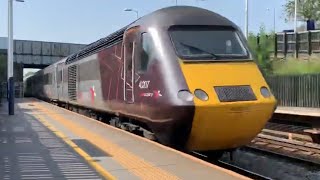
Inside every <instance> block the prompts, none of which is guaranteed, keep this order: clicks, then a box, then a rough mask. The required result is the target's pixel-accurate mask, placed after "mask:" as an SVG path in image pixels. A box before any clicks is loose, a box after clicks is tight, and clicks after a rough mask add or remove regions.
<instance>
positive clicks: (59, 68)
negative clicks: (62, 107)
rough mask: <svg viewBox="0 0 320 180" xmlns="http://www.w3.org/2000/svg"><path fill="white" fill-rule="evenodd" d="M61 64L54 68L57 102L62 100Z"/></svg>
mask: <svg viewBox="0 0 320 180" xmlns="http://www.w3.org/2000/svg"><path fill="white" fill-rule="evenodd" d="M62 71H63V63H59V64H58V65H57V68H56V74H57V80H56V82H57V83H56V86H57V98H58V99H59V100H61V99H62V97H63V81H62V79H63V72H62Z"/></svg>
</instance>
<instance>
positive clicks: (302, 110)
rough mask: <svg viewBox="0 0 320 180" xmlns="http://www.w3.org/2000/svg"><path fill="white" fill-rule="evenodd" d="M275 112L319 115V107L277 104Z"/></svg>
mask: <svg viewBox="0 0 320 180" xmlns="http://www.w3.org/2000/svg"><path fill="white" fill-rule="evenodd" d="M275 113H278V114H291V115H301V116H314V117H320V108H305V107H284V106H279V107H277V109H276V111H275Z"/></svg>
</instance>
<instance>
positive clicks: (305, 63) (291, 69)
mask: <svg viewBox="0 0 320 180" xmlns="http://www.w3.org/2000/svg"><path fill="white" fill-rule="evenodd" d="M273 69H274V74H279V75H299V74H319V73H320V60H319V59H316V60H301V59H287V60H285V61H274V62H273Z"/></svg>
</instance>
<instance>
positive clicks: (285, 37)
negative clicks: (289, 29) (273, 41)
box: [283, 32, 288, 58]
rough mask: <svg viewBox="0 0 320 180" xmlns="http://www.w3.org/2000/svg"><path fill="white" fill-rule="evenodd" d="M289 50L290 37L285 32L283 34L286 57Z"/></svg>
mask: <svg viewBox="0 0 320 180" xmlns="http://www.w3.org/2000/svg"><path fill="white" fill-rule="evenodd" d="M287 51H288V38H287V33H286V32H285V33H284V34H283V54H284V57H285V58H286V57H287Z"/></svg>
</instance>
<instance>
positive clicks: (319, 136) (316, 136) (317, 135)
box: [304, 129, 320, 144]
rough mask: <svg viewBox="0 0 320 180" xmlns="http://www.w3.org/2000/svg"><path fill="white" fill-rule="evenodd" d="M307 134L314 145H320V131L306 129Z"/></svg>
mask: <svg viewBox="0 0 320 180" xmlns="http://www.w3.org/2000/svg"><path fill="white" fill-rule="evenodd" d="M304 132H305V133H307V134H308V135H309V136H310V137H311V139H312V141H313V142H314V143H317V144H320V129H305V130H304Z"/></svg>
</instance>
